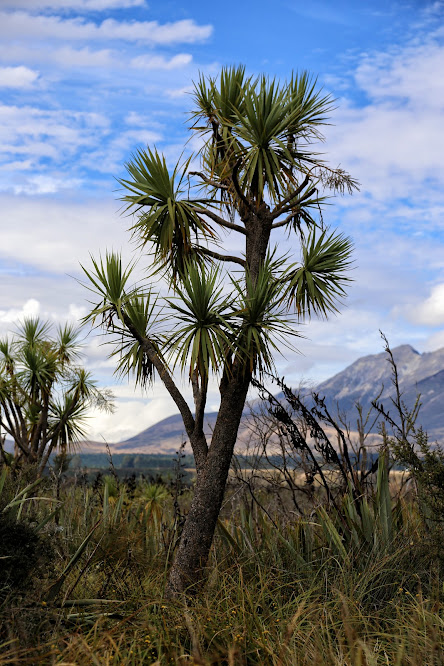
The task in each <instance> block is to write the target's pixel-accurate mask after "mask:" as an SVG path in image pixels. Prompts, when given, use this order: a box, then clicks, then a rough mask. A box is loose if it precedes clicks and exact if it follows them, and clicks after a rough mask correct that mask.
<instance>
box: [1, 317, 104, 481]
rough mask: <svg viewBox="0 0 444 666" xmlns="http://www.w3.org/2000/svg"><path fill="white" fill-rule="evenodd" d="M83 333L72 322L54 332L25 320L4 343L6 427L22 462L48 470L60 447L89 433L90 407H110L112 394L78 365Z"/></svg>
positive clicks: (3, 409) (3, 420) (3, 417)
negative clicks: (54, 452)
mask: <svg viewBox="0 0 444 666" xmlns="http://www.w3.org/2000/svg"><path fill="white" fill-rule="evenodd" d="M78 338H79V331H78V330H77V329H75V328H74V327H73V326H72V325H69V324H66V325H65V326H63V327H62V326H59V327H58V328H57V329H56V332H55V335H52V334H51V326H50V324H49V322H42V321H40V320H39V319H38V318H35V319H33V318H31V319H29V318H28V319H25V320H24V321H23V323H22V325H21V326H20V328H19V330H18V332H17V334H16V335H15V336H14V337H12V338H9V339H5V340H2V341H1V343H0V429H1V430H2V433H6V434H7V435H9V436H10V437H11V438H12V439H13V440H14V443H15V446H16V457H17V460H16V462H19V461H26V462H27V463H33V464H37V465H38V466H39V471H40V472H41V471H42V469H43V468H44V466H45V464H46V462H47V460H48V458H49V455H50V454H51V452H52V451H53V450H55V449H57V448H58V447H59V448H66V447H69V446H71V445H72V444H73V443H75V442H77V441H78V440H79V439H81V438H82V437H84V435H85V431H84V424H85V417H86V412H87V410H88V408H89V407H90V406H91V405H95V406H98V407H101V408H105V409H110V395H108V394H107V393H106V392H101V391H99V389H98V388H97V386H96V384H95V382H94V380H93V379H92V377H91V374H90V373H88V372H87V371H86V370H84V369H83V368H81V367H80V366H78V365H76V361H77V360H78V358H79V354H80V348H81V346H80V344H79V340H78Z"/></svg>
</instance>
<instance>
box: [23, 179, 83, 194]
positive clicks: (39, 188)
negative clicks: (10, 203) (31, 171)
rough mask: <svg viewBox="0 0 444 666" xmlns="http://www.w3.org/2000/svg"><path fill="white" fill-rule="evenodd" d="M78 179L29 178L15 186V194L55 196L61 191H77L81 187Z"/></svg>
mask: <svg viewBox="0 0 444 666" xmlns="http://www.w3.org/2000/svg"><path fill="white" fill-rule="evenodd" d="M80 183H81V181H80V180H79V179H78V178H64V179H62V178H54V177H53V176H45V175H43V174H40V175H38V176H32V177H31V178H28V179H27V180H26V181H25V182H24V183H21V184H17V185H13V186H12V189H13V190H14V194H55V193H56V192H59V191H60V190H70V189H75V188H77V187H78V186H79V185H80Z"/></svg>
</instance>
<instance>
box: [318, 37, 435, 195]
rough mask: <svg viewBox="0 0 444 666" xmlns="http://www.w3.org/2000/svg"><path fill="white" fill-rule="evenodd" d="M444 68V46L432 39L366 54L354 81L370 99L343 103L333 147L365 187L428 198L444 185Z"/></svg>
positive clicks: (376, 192)
mask: <svg viewBox="0 0 444 666" xmlns="http://www.w3.org/2000/svg"><path fill="white" fill-rule="evenodd" d="M443 67H444V45H442V44H441V43H440V41H439V40H436V39H434V38H432V37H431V38H429V39H428V40H427V42H426V43H424V44H420V45H419V44H418V43H414V44H409V45H407V46H405V47H404V48H398V49H397V50H396V51H394V52H391V51H389V52H387V53H376V54H374V55H370V56H369V55H366V56H364V57H363V58H362V60H361V62H360V63H359V65H358V66H357V68H356V70H355V81H356V83H357V84H358V86H359V87H360V88H361V90H362V91H363V92H364V93H365V94H366V95H367V96H368V98H369V101H368V103H367V104H365V105H364V106H360V107H357V106H355V105H353V104H352V103H351V102H350V101H348V100H347V99H343V100H341V101H340V104H339V110H338V111H337V112H336V113H335V114H334V116H333V122H334V123H335V127H333V128H328V132H327V133H328V137H327V139H328V142H327V152H328V154H329V157H330V158H331V159H332V160H336V161H337V162H341V164H342V166H344V167H345V168H346V169H349V170H350V171H351V172H352V173H353V175H355V176H356V177H357V178H359V180H360V181H361V183H362V185H363V191H364V193H370V194H371V196H372V197H374V198H375V199H377V200H379V201H388V200H389V201H393V199H394V198H396V197H407V196H409V197H410V198H411V199H412V200H413V199H414V198H415V197H416V198H418V197H419V198H420V199H421V200H424V201H427V200H428V199H429V195H430V192H431V191H433V189H434V188H435V189H436V190H437V191H438V192H441V191H442V187H443V185H444V163H443V160H442V155H443V154H444V133H443V131H442V123H443V110H444V79H443V77H442V76H440V75H439V74H438V72H440V71H441V70H442V69H443ZM426 181H427V183H426ZM358 201H360V204H363V203H364V202H363V201H362V200H359V198H358Z"/></svg>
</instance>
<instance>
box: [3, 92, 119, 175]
mask: <svg viewBox="0 0 444 666" xmlns="http://www.w3.org/2000/svg"><path fill="white" fill-rule="evenodd" d="M107 129H108V120H107V119H106V118H105V117H104V116H103V115H101V114H98V113H88V112H78V111H70V110H64V109H57V110H52V109H41V108H38V107H31V106H17V105H11V106H9V105H6V104H3V105H1V104H0V158H1V157H3V159H4V160H5V159H8V158H9V159H10V158H11V156H14V157H15V158H17V156H23V157H28V158H29V157H36V158H38V157H46V158H51V159H52V160H54V161H56V162H58V161H61V160H65V159H66V157H67V155H68V154H72V153H75V152H77V151H78V150H80V149H82V148H84V147H85V146H88V145H93V144H95V143H96V142H97V140H98V138H99V137H100V136H103V134H104V133H106V131H107Z"/></svg>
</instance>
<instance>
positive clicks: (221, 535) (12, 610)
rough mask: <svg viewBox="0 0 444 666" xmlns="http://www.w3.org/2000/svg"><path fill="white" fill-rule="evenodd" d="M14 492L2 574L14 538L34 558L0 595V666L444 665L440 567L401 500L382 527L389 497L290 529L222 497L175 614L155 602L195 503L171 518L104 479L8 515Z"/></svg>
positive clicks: (165, 508)
mask: <svg viewBox="0 0 444 666" xmlns="http://www.w3.org/2000/svg"><path fill="white" fill-rule="evenodd" d="M384 483H385V481H384V479H383V478H382V477H381V484H384ZM24 484H25V482H24V481H23V482H21V483H20V482H19V481H14V480H13V479H12V478H10V475H5V483H4V488H3V492H2V494H1V497H0V511H2V510H3V509H4V507H6V506H7V505H8V503H9V504H12V506H10V507H9V508H8V509H6V511H4V512H3V514H2V516H3V520H4V519H5V518H6V517H7V519H8V520H9V521H12V522H13V523H14V524H20V525H21V526H24V528H23V530H22V532H20V534H21V536H20V538H21V539H22V541H21V542H20V544H18V543H17V545H16V547H15V548H12V549H11V550H10V551H8V553H6V555H5V554H4V553H3V552H1V553H0V556H2V557H6V558H8V559H3V560H0V566H3V567H4V569H5V570H7V568H8V567H10V568H11V567H12V568H13V567H14V561H15V560H14V558H15V557H16V556H17V553H18V551H19V550H20V551H22V550H23V548H24V547H26V530H29V535H31V534H34V535H35V531H36V529H37V528H39V529H38V532H37V534H38V544H39V545H38V547H37V546H36V545H35V544H34V545H32V543H34V542H32V538H31V536H30V537H29V544H28V545H29V549H30V550H29V552H28V558H27V559H26V561H24V564H23V565H22V566H23V567H25V568H26V567H27V568H28V569H27V573H28V575H27V577H23V580H21V581H20V582H19V583H14V585H12V584H10V585H8V584H7V583H6V584H5V583H4V582H3V587H2V584H1V583H0V664H1V666H3V665H6V664H14V665H15V664H38V665H39V664H58V665H59V666H62V665H63V666H68V664H73V665H74V664H76V665H79V666H80V665H82V666H83V664H85V666H86V665H90V664H97V665H99V664H100V666H102V665H117V664H119V665H120V664H122V665H123V664H125V665H129V666H132V665H134V666H136V665H139V664H153V665H154V664H156V665H159V666H160V665H162V666H163V665H167V664H205V665H207V664H208V665H210V664H214V665H215V664H227V665H228V666H229V665H236V664H270V665H273V666H287V665H288V666H290V665H291V666H299V665H300V666H305V665H307V666H308V665H310V666H314V665H316V664H332V665H334V666H336V665H338V666H339V665H340V664H341V665H345V664H350V666H356V665H359V664H361V665H363V666H364V665H365V666H372V665H373V664H374V665H379V664H390V665H392V664H399V665H404V664H405V665H407V664H409V665H410V664H411V665H419V664H421V665H424V664H427V665H430V666H431V665H433V664H436V665H438V664H442V663H444V614H443V610H442V603H443V600H444V587H443V585H444V580H443V579H442V578H441V564H440V561H439V559H438V558H437V557H435V556H434V555H433V553H434V551H433V550H432V549H431V548H430V547H429V545H428V544H429V540H430V535H429V534H428V533H427V531H426V528H425V526H424V524H423V521H422V520H421V516H420V515H419V512H418V508H417V506H416V503H415V501H414V500H413V499H412V498H407V497H406V498H400V499H398V500H396V501H395V500H393V501H391V503H390V506H389V509H388V511H389V513H390V515H389V516H387V497H385V500H384V499H383V498H382V495H383V491H384V487H385V490H387V487H386V486H383V485H381V487H380V489H379V492H375V493H373V494H371V495H370V496H369V498H368V513H365V512H364V513H363V516H364V518H362V516H361V517H359V515H358V514H356V512H353V508H350V506H349V502H350V498H348V499H347V496H346V497H345V498H344V501H343V503H342V505H341V506H342V507H343V512H342V514H338V513H335V512H331V511H328V512H327V513H324V512H323V511H320V510H314V511H312V512H311V513H309V514H307V516H305V517H303V518H302V517H298V516H295V515H294V514H293V513H291V512H290V511H288V510H287V509H286V508H285V506H280V508H278V507H279V503H278V502H276V501H275V499H273V501H272V500H271V499H270V498H269V497H268V496H267V493H266V490H265V489H264V488H259V489H258V491H257V492H258V493H259V497H260V503H261V505H262V506H266V507H267V508H268V509H269V511H268V513H269V515H267V514H266V513H264V512H263V511H262V510H261V508H260V506H259V505H258V504H257V503H256V502H253V503H252V502H251V497H250V495H249V494H248V493H247V491H246V489H245V488H244V487H240V488H233V487H232V488H231V489H230V493H229V496H228V497H227V501H226V505H225V507H224V510H223V512H222V516H221V520H220V523H219V527H218V531H217V534H216V538H215V542H214V546H213V549H212V551H211V557H210V562H209V565H208V572H207V583H206V586H205V588H204V589H203V590H202V592H201V593H200V594H199V595H198V597H197V598H196V600H195V601H194V603H192V604H188V605H185V604H184V603H180V602H166V601H165V599H164V597H163V589H164V584H165V578H166V574H167V571H168V566H169V563H170V561H171V557H172V556H173V553H174V548H175V545H176V543H177V539H178V535H179V533H180V525H181V523H182V520H183V514H184V513H186V511H187V507H188V505H189V501H190V494H191V491H189V490H185V492H184V493H183V494H182V495H181V496H180V499H179V506H178V505H177V503H176V506H175V504H174V498H173V495H174V492H171V491H169V490H168V489H166V488H165V487H164V486H156V485H152V484H151V485H149V484H146V483H141V482H138V483H137V485H136V487H127V486H125V485H124V484H123V483H118V482H117V481H116V479H115V478H114V477H112V475H111V476H109V477H106V478H105V481H104V482H103V483H102V484H101V485H100V486H97V487H95V488H92V487H88V486H76V485H74V484H73V483H72V482H70V483H65V484H62V486H61V487H60V488H59V489H58V492H59V496H60V500H61V503H60V504H58V503H56V502H54V497H55V493H56V489H55V487H53V486H52V485H51V482H50V480H48V479H45V480H44V481H43V482H42V483H41V484H40V485H39V486H37V487H36V488H34V489H33V490H32V497H35V498H36V499H30V497H31V495H29V497H26V494H27V493H24V494H23V495H21V498H22V499H26V501H25V502H22V503H17V501H16V502H15V503H14V501H13V499H14V497H17V494H18V492H19V491H21V490H23V488H24ZM382 506H384V507H385V508H384V510H382V508H381V507H382ZM361 509H362V507H361ZM48 516H49V517H50V518H49V520H48ZM45 520H46V522H45ZM360 521H363V522H360ZM364 527H365V529H364ZM366 535H367V536H366ZM17 538H19V537H17ZM31 542H32V543H31ZM33 548H34V551H33V550H32V549H33ZM25 573H26V571H24V572H23V574H24V575H25ZM2 580H3V581H4V580H6V579H5V578H3V579H2ZM1 588H2V589H1Z"/></svg>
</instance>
